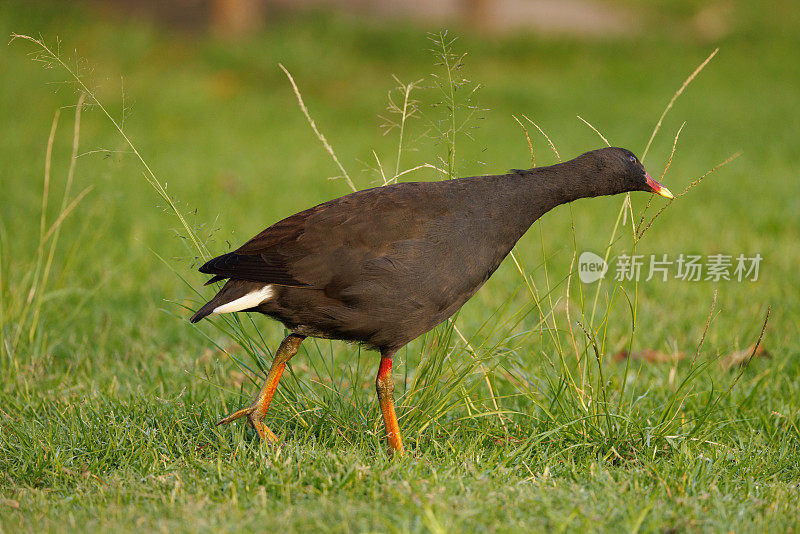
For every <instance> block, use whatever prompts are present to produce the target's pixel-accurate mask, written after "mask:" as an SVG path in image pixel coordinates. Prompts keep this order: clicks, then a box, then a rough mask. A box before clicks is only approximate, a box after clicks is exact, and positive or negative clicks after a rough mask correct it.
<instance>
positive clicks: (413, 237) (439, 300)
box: [190, 147, 673, 455]
mask: <svg viewBox="0 0 800 534" xmlns="http://www.w3.org/2000/svg"><path fill="white" fill-rule="evenodd" d="M631 191H647V192H650V193H655V194H658V195H661V196H663V197H666V198H667V199H670V200H671V199H673V195H672V193H670V191H669V189H667V188H666V187H664V186H662V185H661V184H659V183H658V182H657V181H655V180H654V179H653V178H651V177H650V175H649V174H648V173H647V171H646V170H645V168H644V166H643V165H642V163H641V162H640V161H639V159H638V158H637V157H636V156H635V155H634V154H633V153H632V152H631V151H629V150H627V149H624V148H618V147H607V148H602V149H598V150H592V151H590V152H586V153H584V154H582V155H580V156H578V157H576V158H574V159H572V160H569V161H565V162H563V163H558V164H555V165H551V166H546V167H536V168H533V169H527V170H524V169H523V170H520V169H513V170H511V171H510V172H508V173H507V174H501V175H486V176H474V177H469V178H457V179H450V180H441V181H431V182H403V183H395V184H390V185H384V186H381V187H375V188H371V189H364V190H361V191H356V192H354V193H350V194H348V195H345V196H342V197H339V198H336V199H333V200H330V201H328V202H324V203H322V204H319V205H317V206H314V207H312V208H309V209H306V210H304V211H301V212H299V213H296V214H294V215H291V216H289V217H287V218H285V219H283V220H281V221H278V222H276V223H275V224H273V225H272V226H270V227H268V228H267V229H265V230H264V231H262V232H261V233H259V234H257V235H256V236H254V237H253V238H252V239H250V240H249V241H247V242H246V243H244V244H243V245H242V246H241V247H239V248H238V249H236V250H234V251H232V252H228V253H226V254H222V255H220V256H217V257H215V258H213V259H211V260H209V261H208V262H206V263H205V264H204V265H203V266H202V267H200V269H199V271H200V272H201V273H204V274H210V275H213V276H212V278H211V279H210V280H208V282H206V285H208V284H211V283H215V282H221V281H225V284H224V285H223V286H222V288H221V289H220V290H219V291H218V292H217V293H216V295H215V296H214V297H213V298H212V299H211V300H210V301H208V302H207V303H206V304H205V305H203V306H202V307H201V308H200V309H199V310H198V311H197V312H196V313H195V314H194V315H193V316H192V317H191V319H190V321H191V322H192V323H196V322H198V321H200V320H201V319H203V318H204V317H207V316H208V315H211V314H223V313H233V312H258V313H261V314H264V315H267V316H269V317H271V318H273V319H276V320H278V321H280V322H281V323H283V325H284V326H285V327H286V329H287V330H288V331H289V332H290V333H289V334H288V336H287V337H286V338H285V339H284V340H283V341H282V342H281V344H280V346H279V347H278V349H277V350H276V351H275V355H274V360H273V362H272V364H271V366H270V369H269V372H268V375H267V378H266V380H265V382H264V384H263V386H262V387H261V389H260V391H259V392H258V394H257V395H256V397H255V399H254V400H253V402H252V404H250V405H249V406H247V407H245V408H243V409H241V410H239V411H236V412H234V413H232V414H230V415H229V416H227V417H225V418H223V419H222V420H220V421H219V422H218V423H217V424H218V425H224V424H228V423H230V422H232V421H235V420H237V419H240V418H242V417H246V418H247V420H248V421H249V423H250V424H251V426H253V427H254V428H255V430H256V431H257V432H258V434H259V436H260V437H261V439H262V440H263V441H265V442H267V443H277V442H279V438H278V437H277V436H276V435H275V434H274V433H273V432H272V431H271V430H270V429H269V428H268V427H267V425H266V424H265V423H264V419H265V417H266V414H267V411H268V409H269V406H270V403H271V402H272V398H273V396H274V394H275V391H276V389H277V387H278V383H279V381H280V379H281V374H282V373H283V370H284V368H285V366H286V363H287V362H288V361H289V360H290V359H291V358H292V357H293V356H294V355H295V354H297V352H298V350H299V348H300V345H301V343H302V342H303V340H304V339H306V338H307V337H313V338H324V339H334V340H342V341H345V342H357V343H360V344H362V345H364V346H366V347H367V348H369V349H374V350H376V351H378V352H379V353H380V364H379V365H378V373H377V377H376V381H375V384H376V390H377V394H378V402H379V404H380V409H381V413H382V416H383V422H384V426H385V431H386V440H387V442H388V447H389V452H390V453H392V454H394V453H396V454H399V455H402V454H403V453H404V446H403V440H402V437H401V433H400V427H399V424H398V421H397V415H396V412H395V407H394V384H393V381H392V374H391V373H392V360H393V357H394V355H395V354H396V353H397V351H398V350H399V349H400V348H402V347H403V346H405V345H406V344H408V343H409V342H410V341H412V340H413V339H415V338H417V337H418V336H420V335H422V334H424V333H425V332H428V331H429V330H431V329H433V328H434V327H435V326H436V325H438V324H440V323H442V322H443V321H445V320H447V319H448V318H449V317H451V316H452V315H453V314H455V312H456V311H458V310H459V308H461V306H463V305H464V304H465V303H466V302H467V301H468V300H469V299H470V298H471V297H472V296H473V295H474V294H475V293H476V292H477V291H478V289H480V287H481V286H482V285H483V284H484V283H485V282H486V281H487V280H488V279H489V277H490V276H491V275H492V273H494V272H495V270H496V269H497V268H498V267H499V266H500V264H501V262H502V261H503V259H504V258H505V257H506V256H507V255H508V254H509V252H510V251H511V249H512V248H513V247H514V246H515V244H516V243H517V241H518V240H519V239H520V238H521V237H522V236H523V234H525V232H526V231H527V230H528V228H529V227H530V226H531V225H532V224H533V223H534V222H535V221H536V220H537V219H539V217H541V216H542V215H544V214H545V213H546V212H548V211H550V210H551V209H553V208H555V207H556V206H559V205H561V204H565V203H568V202H572V201H575V200H578V199H582V198H589V197H597V196H602V195H615V194H619V193H626V192H631Z"/></svg>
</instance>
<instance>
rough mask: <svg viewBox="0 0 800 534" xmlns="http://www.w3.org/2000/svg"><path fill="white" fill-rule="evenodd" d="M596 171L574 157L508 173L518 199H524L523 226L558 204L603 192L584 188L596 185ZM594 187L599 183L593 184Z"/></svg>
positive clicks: (598, 194)
mask: <svg viewBox="0 0 800 534" xmlns="http://www.w3.org/2000/svg"><path fill="white" fill-rule="evenodd" d="M596 172H597V171H596V170H595V169H590V168H587V167H586V166H585V165H582V164H581V162H576V160H571V161H567V162H565V163H559V164H558V165H552V166H550V167H540V168H538V169H531V170H529V171H524V172H522V173H521V174H520V175H516V176H515V175H510V176H509V179H510V180H514V179H515V178H516V180H518V183H517V184H516V187H515V189H517V191H516V195H518V198H522V199H524V201H525V202H524V204H523V205H524V206H526V207H528V208H529V210H528V211H527V213H526V214H525V215H526V217H525V223H527V226H530V225H531V224H533V222H534V221H536V220H537V219H538V218H539V217H541V216H542V215H544V214H545V213H547V212H548V211H550V210H551V209H553V208H555V207H556V206H560V205H561V204H566V203H567V202H572V201H574V200H578V199H579V198H587V197H595V196H600V195H603V194H606V193H604V192H603V191H601V190H600V188H599V187H598V188H595V189H587V185H590V184H597V181H596V180H595V179H593V175H594V174H595V173H596ZM597 185H598V186H599V185H600V184H597Z"/></svg>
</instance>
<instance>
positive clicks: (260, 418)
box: [217, 334, 305, 443]
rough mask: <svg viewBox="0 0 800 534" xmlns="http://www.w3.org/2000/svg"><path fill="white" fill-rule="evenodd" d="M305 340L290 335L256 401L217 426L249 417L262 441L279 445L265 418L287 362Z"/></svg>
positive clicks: (270, 369) (279, 351)
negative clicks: (265, 422)
mask: <svg viewBox="0 0 800 534" xmlns="http://www.w3.org/2000/svg"><path fill="white" fill-rule="evenodd" d="M304 339H305V336H298V335H297V334H289V335H288V336H287V337H286V339H284V340H283V342H282V343H281V346H280V347H278V350H277V352H275V359H274V360H272V366H271V367H270V368H269V374H268V375H267V379H266V380H265V381H264V385H263V386H261V391H259V393H258V396H257V397H256V400H254V401H253V403H252V404H251V405H250V406H248V407H247V408H242V409H241V410H239V411H238V412H234V413H232V414H231V415H229V416H228V417H226V418H225V419H222V420H221V421H220V422H219V423H217V425H227V424H228V423H230V422H231V421H235V420H237V419H239V418H241V417H244V416H247V420H248V421H249V422H250V425H252V427H253V428H255V429H256V432H258V435H259V436H261V439H262V440H264V441H266V442H268V443H277V442H278V441H280V440H279V439H278V436H276V435H275V434H274V433H273V432H272V430H270V429H269V428H268V427H267V425H265V424H264V417H266V415H267V410H269V405H270V403H271V402H272V397H273V396H275V390H276V389H278V382H280V380H281V375H282V374H283V370H284V368H285V367H286V362H288V361H289V360H290V359H292V356H294V355H295V354H297V351H298V350H299V349H300V343H302V342H303V340H304Z"/></svg>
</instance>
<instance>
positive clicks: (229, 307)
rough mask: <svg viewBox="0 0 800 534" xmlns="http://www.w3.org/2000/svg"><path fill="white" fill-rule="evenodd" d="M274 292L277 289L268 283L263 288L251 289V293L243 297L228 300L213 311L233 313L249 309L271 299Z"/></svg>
mask: <svg viewBox="0 0 800 534" xmlns="http://www.w3.org/2000/svg"><path fill="white" fill-rule="evenodd" d="M274 294H275V291H274V290H273V289H272V285H271V284H267V285H265V286H264V287H262V288H261V289H256V290H254V291H251V292H250V293H248V294H246V295H244V296H242V297H239V298H238V299H236V300H232V301H230V302H226V303H225V304H223V305H222V306H217V307H216V308H214V311H213V312H211V313H232V312H237V311H242V310H248V309H250V308H254V307H255V306H258V305H259V304H261V303H262V302H264V301H265V300H269V299H270V298H271V297H272V295H274Z"/></svg>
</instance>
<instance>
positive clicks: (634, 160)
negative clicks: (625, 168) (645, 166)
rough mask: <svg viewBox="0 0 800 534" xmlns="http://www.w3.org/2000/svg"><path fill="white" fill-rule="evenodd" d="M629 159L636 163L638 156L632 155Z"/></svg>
mask: <svg viewBox="0 0 800 534" xmlns="http://www.w3.org/2000/svg"><path fill="white" fill-rule="evenodd" d="M628 159H629V160H631V163H636V156H630V157H629V158H628Z"/></svg>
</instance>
